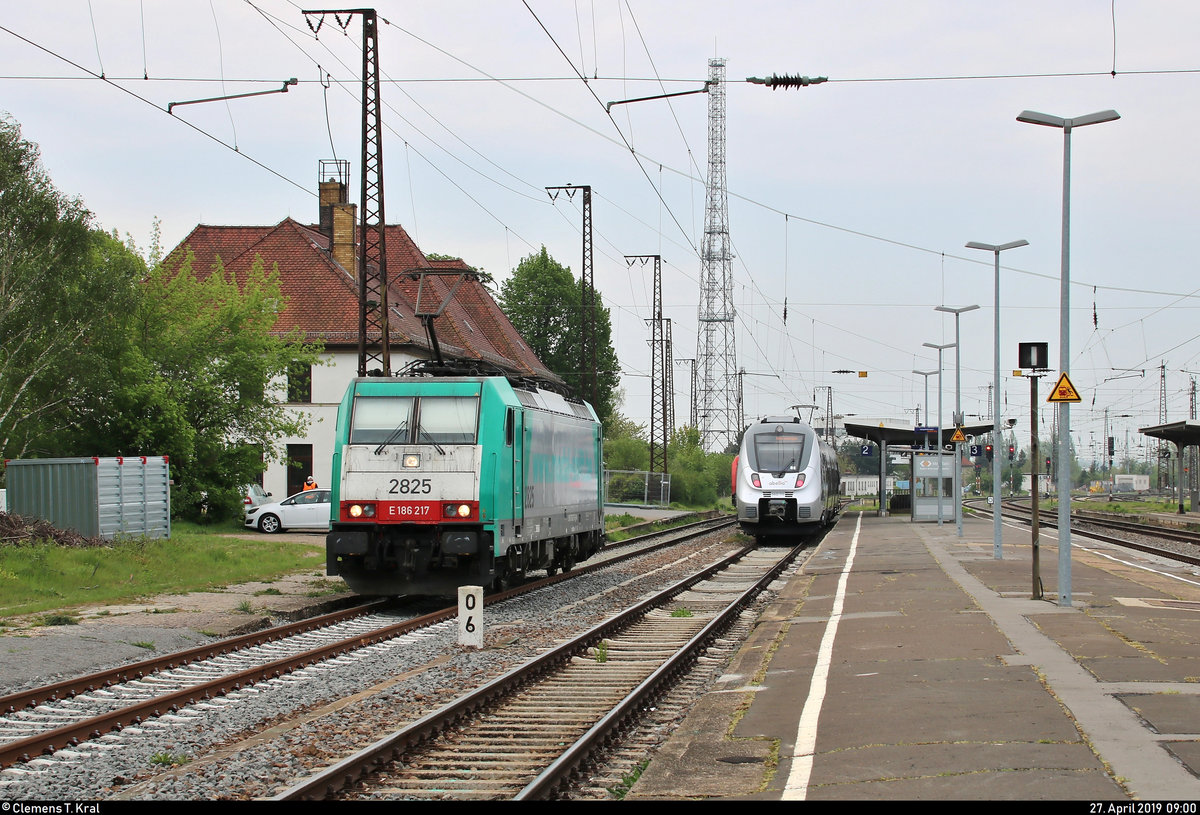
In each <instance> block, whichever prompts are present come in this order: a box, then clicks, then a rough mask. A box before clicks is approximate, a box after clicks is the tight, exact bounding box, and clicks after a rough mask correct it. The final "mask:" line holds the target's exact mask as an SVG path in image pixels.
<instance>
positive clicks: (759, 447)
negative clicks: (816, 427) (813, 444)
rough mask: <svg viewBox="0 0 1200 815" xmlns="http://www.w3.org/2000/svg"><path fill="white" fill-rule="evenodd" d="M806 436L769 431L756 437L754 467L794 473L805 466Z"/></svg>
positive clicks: (760, 469)
mask: <svg viewBox="0 0 1200 815" xmlns="http://www.w3.org/2000/svg"><path fill="white" fill-rule="evenodd" d="M804 452H805V450H804V436H803V434H800V433H780V432H767V433H759V434H757V435H755V437H754V469H756V470H759V471H761V472H767V473H794V472H798V471H799V470H801V469H802V468H803V467H804V464H805V461H804Z"/></svg>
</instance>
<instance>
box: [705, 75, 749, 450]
mask: <svg viewBox="0 0 1200 815" xmlns="http://www.w3.org/2000/svg"><path fill="white" fill-rule="evenodd" d="M725 183H726V178H725V60H724V59H720V58H716V59H710V60H709V61H708V185H707V194H706V196H705V199H706V202H705V207H704V240H703V244H702V246H701V249H700V266H701V271H700V309H699V334H698V337H697V341H696V361H697V368H698V369H699V371H698V374H697V378H698V382H697V393H696V401H697V403H698V405H697V408H698V418H699V421H700V427H699V429H700V444H701V446H702V447H703V448H704V449H705V450H708V451H710V452H721V451H724V450H725V449H727V448H728V447H730V446H731V445H733V444H734V443H735V442H736V441H737V438H738V433H739V432H740V431H741V427H739V426H738V424H737V417H738V404H737V401H738V382H737V365H736V353H735V344H734V331H733V329H734V308H733V268H732V267H733V254H732V252H731V251H730V242H729V196H728V192H727V190H726V186H725Z"/></svg>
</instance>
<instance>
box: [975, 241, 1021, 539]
mask: <svg viewBox="0 0 1200 815" xmlns="http://www.w3.org/2000/svg"><path fill="white" fill-rule="evenodd" d="M1028 245H1029V241H1027V240H1025V239H1024V238H1022V239H1021V240H1018V241H1009V242H1008V243H1001V244H992V243H979V242H978V241H971V242H970V243H968V244H967V248H968V249H983V250H984V251H986V252H991V253H993V254H994V255H995V256H996V288H995V292H994V293H993V295H992V303H993V308H992V335H993V340H994V342H995V344H996V347H995V348H994V349H993V351H994V356H993V360H992V361H993V367H992V445H993V446H994V445H997V444H999V443H1000V253H1001V252H1003V251H1004V250H1006V249H1016V248H1017V247H1019V246H1028ZM992 557H993V558H995V559H996V560H1001V559H1002V558H1003V557H1004V554H1003V552H1002V551H1001V548H1000V458H999V456H996V455H995V454H993V455H992Z"/></svg>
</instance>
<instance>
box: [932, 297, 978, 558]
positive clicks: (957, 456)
mask: <svg viewBox="0 0 1200 815" xmlns="http://www.w3.org/2000/svg"><path fill="white" fill-rule="evenodd" d="M977 308H979V306H963V307H962V308H950V307H949V306H934V307H933V310H934V311H944V312H946V313H947V314H953V315H954V427H955V429H956V430H957V429H959V428H961V427H962V424H963V416H962V395H961V394H962V387H961V383H960V381H959V378H960V375H961V373H962V344H961V343H962V340H960V339H959V336H958V316H959V315H960V314H962V313H963V312H965V311H974V310H975V309H977ZM961 443H962V442H958V441H956V442H954V524H955V527H956V528H957V530H958V536H959V537H960V538H961V537H962V536H963V531H962V448H961V447H959V444H961Z"/></svg>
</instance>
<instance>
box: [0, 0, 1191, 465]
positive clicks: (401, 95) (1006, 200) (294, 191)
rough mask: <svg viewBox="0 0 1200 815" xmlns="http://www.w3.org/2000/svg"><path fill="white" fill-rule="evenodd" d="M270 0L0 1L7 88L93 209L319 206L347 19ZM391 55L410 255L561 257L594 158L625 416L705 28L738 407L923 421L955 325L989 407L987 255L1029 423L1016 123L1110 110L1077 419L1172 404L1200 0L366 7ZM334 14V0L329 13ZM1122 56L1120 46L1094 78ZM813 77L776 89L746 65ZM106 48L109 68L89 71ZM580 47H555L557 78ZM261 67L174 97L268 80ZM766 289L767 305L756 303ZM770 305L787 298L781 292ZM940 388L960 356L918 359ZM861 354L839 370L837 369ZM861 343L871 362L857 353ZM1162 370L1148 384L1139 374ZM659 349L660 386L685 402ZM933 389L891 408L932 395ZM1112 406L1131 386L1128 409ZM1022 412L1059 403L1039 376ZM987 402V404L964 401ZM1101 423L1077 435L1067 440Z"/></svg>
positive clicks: (354, 93) (352, 141)
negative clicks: (985, 247)
mask: <svg viewBox="0 0 1200 815" xmlns="http://www.w3.org/2000/svg"><path fill="white" fill-rule="evenodd" d="M304 8H309V6H308V5H300V4H296V3H291V2H285V1H284V0H255V2H246V1H245V0H187V1H186V2H153V0H140V1H139V0H55V2H52V3H49V4H33V3H20V4H18V3H5V4H4V11H3V13H2V14H0V28H2V30H0V111H4V112H6V113H8V114H9V115H11V116H12V117H13V118H14V119H15V120H16V121H17V122H18V123H19V124H20V125H21V127H22V129H23V134H24V136H25V138H26V139H28V140H30V141H32V142H35V143H37V144H38V145H40V147H41V151H42V160H43V163H44V165H45V168H46V169H47V171H48V172H49V174H50V176H51V178H52V179H53V181H54V183H55V185H56V186H57V187H58V188H59V189H60V190H62V191H63V192H65V193H67V194H70V195H77V196H79V197H80V198H82V199H83V201H84V202H85V203H86V205H87V206H88V207H89V208H90V209H91V210H92V212H93V213H94V214H95V217H96V221H97V223H98V224H99V225H101V226H103V227H105V228H107V229H116V230H117V231H118V232H119V233H121V235H122V236H124V235H125V234H129V235H131V236H132V237H133V239H134V240H135V241H136V242H137V243H138V244H139V246H141V247H146V246H147V244H148V243H149V240H150V234H151V228H152V224H153V222H154V220H155V219H158V220H160V221H161V224H162V235H163V242H164V244H165V246H166V247H167V248H170V247H172V246H174V245H175V244H176V243H178V241H180V240H181V239H182V238H183V237H185V236H186V235H187V233H188V232H189V231H190V230H191V229H192V228H193V227H195V225H196V224H198V223H207V224H273V223H276V222H278V221H280V220H282V219H283V218H285V217H288V216H291V217H293V218H296V219H297V220H300V221H302V222H306V223H311V222H315V221H316V219H317V200H316V185H317V175H318V167H319V161H320V160H321V159H329V158H339V159H349V160H350V162H351V172H352V174H353V175H352V178H353V181H352V183H351V191H352V195H351V199H352V200H354V201H357V190H358V181H357V178H358V176H357V173H358V171H359V169H360V168H359V167H358V166H357V164H358V157H359V150H360V127H361V109H360V106H359V100H358V96H359V89H358V84H357V83H358V81H359V76H360V72H361V51H360V47H361V39H362V26H361V19H359V18H355V19H353V20H350V21H349V25H348V27H347V28H346V29H345V31H343V29H342V27H341V26H340V25H339V21H338V20H336V19H334V17H333V16H332V15H327V16H326V17H325V19H324V21H323V25H322V26H321V28H320V29H319V32H318V33H317V34H316V35H314V33H313V31H312V30H311V28H310V25H309V23H310V22H311V23H312V24H313V26H315V25H316V19H315V18H307V19H306V17H305V15H303V14H302V13H301V9H304ZM376 9H377V10H378V14H379V16H380V18H381V20H382V21H383V22H382V23H381V26H380V44H379V59H380V65H381V72H382V74H383V77H384V79H385V84H384V85H383V88H382V91H381V97H382V99H383V102H384V104H385V106H386V109H385V113H384V121H385V125H386V135H385V140H384V169H385V191H386V196H385V204H386V216H387V220H388V222H389V223H401V224H403V225H404V226H405V227H406V228H407V229H408V230H409V232H410V233H411V234H412V235H413V236H414V238H415V239H416V240H417V242H418V244H419V245H420V246H421V248H422V249H423V250H424V251H426V252H437V253H442V254H449V255H459V256H461V257H463V258H464V259H465V260H466V261H467V262H468V263H470V264H472V265H475V266H479V267H482V268H483V269H484V270H486V271H488V272H490V273H492V274H493V275H495V276H496V277H497V279H499V280H503V279H504V278H505V277H506V276H507V275H508V274H509V272H510V271H511V270H512V268H513V267H515V266H516V265H517V263H519V261H520V260H521V259H522V258H523V257H525V256H527V255H529V254H532V253H534V252H536V251H538V250H539V249H540V247H541V246H543V245H545V246H546V248H547V250H548V251H549V252H550V254H551V255H552V256H553V257H554V258H556V259H557V260H559V261H560V262H562V263H563V264H564V265H567V266H569V267H570V268H571V269H572V271H573V272H574V273H575V274H576V275H578V274H579V272H580V268H581V253H582V244H581V238H580V227H581V221H582V218H581V214H580V210H579V207H578V198H577V199H576V200H575V202H572V201H568V200H566V199H565V198H563V197H561V196H560V197H559V199H558V200H557V201H551V199H550V196H549V195H548V194H547V192H546V188H547V187H553V186H563V185H590V186H591V187H592V189H593V209H592V215H593V226H594V250H595V253H594V258H595V259H594V269H593V274H594V279H595V285H596V287H597V288H598V289H599V291H600V293H601V295H602V297H603V300H604V303H605V305H606V306H607V307H608V308H609V309H610V310H611V315H612V321H613V327H614V335H615V337H616V342H617V352H618V355H619V357H620V360H621V364H622V369H623V372H624V378H623V385H624V390H625V401H624V403H623V405H622V408H621V409H622V412H623V413H625V414H626V415H628V416H629V417H631V418H633V419H635V420H638V421H640V422H648V421H649V415H650V404H649V402H650V399H649V395H650V382H649V378H648V374H649V369H650V362H649V347H648V345H647V341H648V339H649V336H650V335H649V328H648V326H647V323H646V320H647V318H648V317H649V316H650V314H651V305H652V298H653V292H652V276H651V275H650V274H649V273H648V272H647V270H648V269H650V268H651V267H650V266H646V267H643V266H642V265H641V264H637V265H635V266H634V267H633V268H630V267H629V265H628V264H627V263H626V261H625V256H626V255H651V254H658V255H661V256H662V266H663V275H662V287H663V304H664V315H665V316H666V317H669V318H670V319H671V320H672V335H673V340H674V355H675V357H676V358H677V359H687V358H694V357H695V356H696V342H697V325H698V321H697V317H698V313H699V286H698V284H699V280H700V272H701V263H700V258H699V250H698V247H699V246H700V245H701V240H702V233H703V228H704V206H705V192H704V179H705V178H706V177H707V175H708V99H709V97H708V96H706V95H704V94H692V95H687V96H678V97H673V98H669V99H656V100H653V101H641V102H633V103H629V104H621V105H615V106H609V104H608V103H610V102H615V101H622V100H628V99H637V98H640V97H646V96H655V95H661V94H666V93H680V92H684V91H690V90H698V89H700V88H702V87H703V84H704V81H705V80H706V79H707V78H708V61H709V59H711V58H714V57H719V58H723V59H725V60H726V63H727V69H726V81H727V110H726V138H727V144H726V156H725V163H726V173H727V188H728V201H729V229H730V236H731V240H732V245H733V251H734V254H735V255H736V257H735V259H734V262H733V288H734V306H735V308H736V311H737V321H736V340H735V342H736V349H737V350H736V354H737V361H736V364H737V366H738V367H739V368H741V369H744V371H745V372H746V375H745V377H744V400H745V401H744V406H745V414H746V417H747V419H750V418H753V417H755V416H758V415H761V414H768V413H780V412H786V409H787V407H788V406H789V405H794V404H811V403H817V404H820V405H821V406H822V407H821V412H824V406H825V404H826V401H827V393H828V392H827V391H826V390H825V388H827V387H828V388H832V392H833V406H834V412H835V413H836V414H841V415H846V416H851V417H852V421H854V420H857V421H862V420H864V419H868V418H869V419H877V418H891V419H896V420H901V421H908V422H912V423H914V424H915V423H917V420H918V418H920V419H921V421H928V423H930V424H934V423H936V421H937V417H938V401H939V400H938V379H937V377H936V376H931V377H928V378H926V377H923V376H919V375H916V374H914V373H912V371H913V370H914V369H916V370H923V371H931V370H936V369H937V367H938V353H937V352H936V351H933V350H930V349H929V348H926V347H924V345H923V344H924V343H927V342H928V343H933V344H945V343H952V342H954V339H955V336H954V318H953V317H952V316H949V315H944V314H942V313H938V312H935V311H934V307H935V306H937V305H946V306H950V307H954V308H960V307H963V306H967V305H978V306H980V308H979V309H978V310H976V311H972V312H969V313H964V314H962V316H961V317H960V320H961V334H962V336H961V340H962V343H961V345H962V349H961V350H962V358H961V387H960V398H961V401H962V409H963V411H964V412H965V413H966V414H967V418H968V421H978V420H979V419H978V418H976V417H978V416H983V417H987V416H988V415H989V408H988V404H987V401H988V398H989V390H988V388H989V386H990V385H991V383H992V380H993V348H994V342H993V337H994V327H993V306H994V304H993V286H994V258H993V256H992V255H991V254H990V253H988V252H982V251H977V250H971V249H966V248H965V247H964V245H965V244H966V243H967V242H968V241H978V242H982V243H990V244H1002V243H1006V242H1009V241H1014V240H1018V239H1025V240H1028V241H1029V244H1030V245H1029V246H1027V247H1023V248H1018V249H1013V250H1010V251H1008V252H1005V253H1003V254H1002V255H1001V266H1002V270H1001V295H1000V305H1001V320H1000V323H1001V326H1000V331H1001V335H1002V336H1001V342H1000V350H1001V364H1000V369H1001V393H1002V405H1001V409H1002V415H1003V416H1004V417H1005V418H1016V419H1017V420H1018V422H1019V424H1018V434H1019V441H1020V442H1021V444H1022V446H1024V444H1025V443H1026V442H1027V439H1028V428H1029V415H1030V408H1029V383H1028V380H1027V379H1018V378H1014V377H1013V376H1012V372H1013V369H1014V368H1016V367H1017V345H1018V343H1019V342H1047V343H1048V344H1049V352H1050V362H1051V367H1052V368H1053V369H1054V370H1053V371H1052V373H1051V374H1050V375H1049V376H1048V377H1047V378H1046V379H1043V380H1042V383H1041V385H1040V392H1041V396H1042V398H1040V399H1039V402H1041V401H1043V399H1044V395H1045V394H1046V393H1047V391H1048V390H1049V388H1050V386H1051V385H1052V384H1053V380H1054V379H1055V378H1056V376H1057V373H1058V371H1059V326H1060V296H1059V290H1060V280H1061V268H1062V211H1063V195H1062V184H1063V141H1064V139H1063V131H1062V130H1060V129H1057V128H1050V127H1039V126H1035V125H1030V124H1024V123H1020V122H1018V121H1017V120H1016V117H1017V116H1018V114H1020V113H1021V112H1022V111H1023V110H1034V111H1039V112H1044V113H1049V114H1053V115H1057V116H1062V117H1077V116H1081V115H1084V114H1088V113H1092V112H1096V111H1102V110H1108V109H1113V110H1116V111H1117V112H1118V113H1119V114H1120V116H1121V118H1120V120H1118V121H1115V122H1109V123H1104V124H1097V125H1094V126H1091V127H1086V128H1080V129H1078V130H1074V131H1072V137H1071V148H1072V149H1071V182H1072V183H1071V220H1070V237H1071V240H1070V280H1071V282H1072V286H1071V296H1070V304H1071V310H1070V335H1071V340H1070V351H1071V355H1070V356H1071V359H1070V378H1071V381H1072V382H1073V384H1074V385H1075V387H1076V388H1077V390H1079V392H1080V395H1081V397H1082V402H1081V403H1080V404H1079V405H1078V406H1076V407H1075V408H1074V409H1073V410H1072V413H1071V426H1072V430H1073V431H1074V432H1075V436H1076V440H1077V444H1078V445H1079V447H1080V452H1081V454H1082V456H1083V457H1084V458H1085V459H1086V458H1087V457H1088V456H1089V452H1090V451H1091V450H1093V449H1095V451H1096V454H1097V455H1099V450H1100V448H1101V445H1102V439H1103V435H1104V433H1105V430H1106V424H1105V421H1106V415H1107V421H1108V425H1107V431H1108V433H1109V434H1110V435H1113V436H1115V437H1116V440H1117V441H1116V443H1117V447H1118V449H1121V448H1123V447H1124V446H1125V443H1126V440H1127V439H1128V443H1129V445H1130V447H1131V448H1132V447H1133V446H1134V445H1136V444H1137V443H1138V434H1137V433H1136V429H1137V428H1138V427H1144V426H1148V425H1154V424H1158V423H1159V422H1160V393H1161V391H1162V388H1163V387H1164V382H1165V395H1166V414H1167V419H1168V420H1169V421H1175V420H1179V419H1183V418H1188V417H1189V416H1190V415H1192V410H1193V408H1192V404H1193V402H1192V399H1193V397H1192V383H1193V381H1194V380H1195V379H1196V378H1197V377H1200V321H1198V320H1197V304H1198V300H1197V297H1198V296H1200V275H1197V274H1196V273H1195V269H1196V263H1197V262H1196V257H1197V250H1196V247H1195V246H1193V245H1192V243H1193V242H1194V241H1193V240H1192V239H1189V238H1188V237H1187V236H1189V235H1194V234H1195V233H1196V231H1197V228H1196V223H1197V220H1198V216H1200V162H1197V160H1196V158H1195V152H1196V150H1195V144H1196V142H1197V138H1198V136H1200V126H1198V123H1197V120H1198V119H1200V105H1198V104H1197V103H1198V102H1200V93H1198V90H1200V51H1198V50H1197V45H1198V44H1200V4H1196V3H1194V2H1191V1H1190V0H1139V2H1136V3H1135V2H1131V1H1130V0H1115V2H1114V1H1113V0H1074V1H1072V0H1061V1H1059V2H1052V3H1047V2H1044V1H1036V2H1035V1H1034V0H1009V1H1008V2H1005V3H1000V4H998V3H995V2H992V1H991V0H986V1H985V0H978V2H975V1H974V0H945V1H944V2H932V1H926V0H909V1H908V2H882V1H880V2H845V3H829V2H820V3H818V2H809V1H808V0H792V1H791V2H788V1H786V0H743V2H738V3H733V2H729V0H725V1H724V2H708V0H692V2H686V3H684V2H667V1H666V0H571V1H570V2H568V0H554V1H553V2H551V1H550V0H524V2H522V0H490V1H489V2H482V0H476V1H475V2H465V1H460V0H406V2H386V3H379V4H377V5H376ZM342 22H345V18H342ZM1114 71H1115V73H1116V75H1115V76H1114V75H1113V72H1114ZM773 73H777V74H796V75H806V76H811V77H817V76H824V77H828V80H829V81H828V82H826V83H824V84H820V85H812V86H809V87H805V88H798V89H787V90H771V89H769V88H767V87H764V86H762V85H758V84H752V83H748V82H746V79H747V78H748V77H765V76H770V75H771V74H773ZM101 75H103V79H101V78H100V76H101ZM581 76H582V77H585V78H586V80H587V81H586V82H585V81H584V79H581V78H580V77H581ZM292 77H295V78H296V79H297V80H298V84H296V85H294V86H290V87H289V90H288V92H287V93H286V94H281V93H267V94H264V95H260V96H253V97H246V98H240V99H233V100H229V101H221V102H205V103H200V104H193V105H185V106H176V107H174V108H173V113H172V114H169V113H168V112H167V108H168V105H169V103H172V102H175V103H178V102H184V101H191V100H199V99H207V98H211V97H217V96H230V95H235V94H245V93H253V92H257V91H278V90H279V89H281V88H282V87H284V82H285V81H287V80H288V79H290V78H292ZM785 304H786V308H785ZM785 315H786V319H785ZM943 365H944V390H943V391H942V396H941V401H942V413H943V418H944V421H945V422H946V423H948V422H949V421H950V415H951V412H952V410H953V408H954V402H955V378H956V377H955V366H956V355H955V352H954V351H953V350H947V351H946V352H945V354H944V357H943ZM835 371H854V372H855V373H854V374H844V373H834V372H835ZM858 371H866V372H867V376H866V377H865V378H862V377H859V376H858V375H857V372H858ZM1163 372H1165V380H1164V378H1163V377H1162V376H1161V374H1162V373H1163ZM687 380H688V376H687V372H686V369H678V370H677V371H676V377H675V381H676V385H677V390H678V401H677V405H678V406H677V408H676V411H677V417H678V418H679V419H680V421H685V420H686V419H687V418H688V415H689V414H688V407H687V397H688V393H687ZM927 384H928V387H929V399H928V410H929V418H928V419H927V420H926V419H925V417H924V414H923V413H922V416H921V417H918V416H917V415H916V412H917V410H918V409H919V408H923V406H925V403H926V395H925V391H926V385H927ZM1126 414H1128V415H1126ZM1041 416H1042V419H1041V421H1042V422H1043V427H1042V435H1043V437H1048V436H1049V435H1050V427H1051V426H1050V422H1051V421H1052V418H1051V416H1052V414H1051V412H1050V410H1049V409H1047V408H1045V407H1044V406H1043V410H1042V411H1041ZM985 420H986V419H985ZM1093 444H1094V448H1093Z"/></svg>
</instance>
